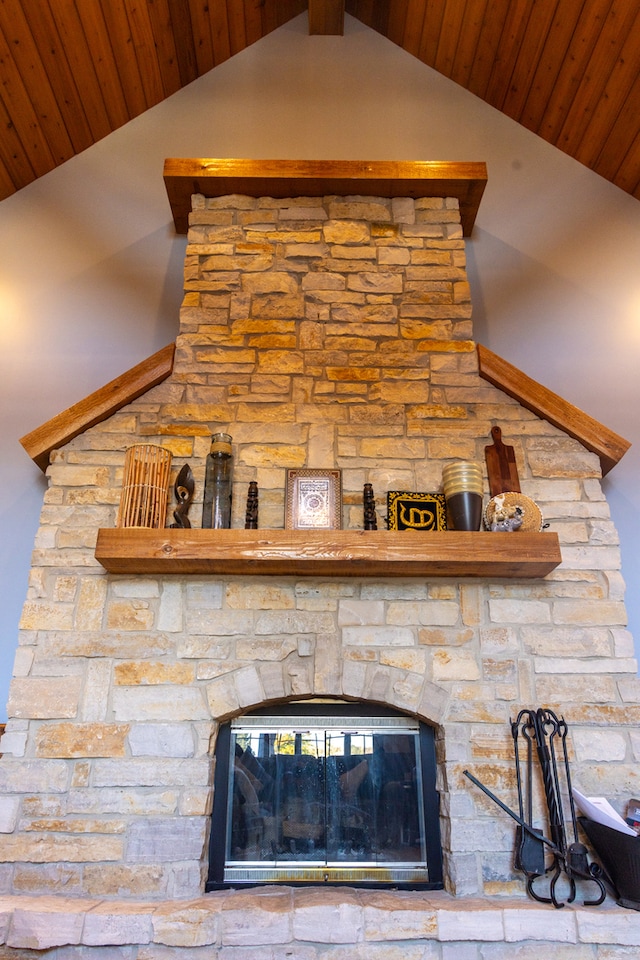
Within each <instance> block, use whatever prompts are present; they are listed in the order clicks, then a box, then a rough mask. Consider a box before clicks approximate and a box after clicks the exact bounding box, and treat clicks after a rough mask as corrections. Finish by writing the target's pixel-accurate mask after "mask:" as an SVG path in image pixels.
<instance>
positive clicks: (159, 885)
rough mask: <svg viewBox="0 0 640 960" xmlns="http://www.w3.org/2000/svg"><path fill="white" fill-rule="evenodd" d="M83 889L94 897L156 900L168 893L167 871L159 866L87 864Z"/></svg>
mask: <svg viewBox="0 0 640 960" xmlns="http://www.w3.org/2000/svg"><path fill="white" fill-rule="evenodd" d="M83 878H84V882H83V886H84V889H85V891H86V893H88V894H89V896H93V897H118V898H120V897H132V898H139V899H141V900H144V899H145V898H149V899H153V898H157V897H158V896H160V895H162V894H163V893H165V891H166V876H165V871H164V868H163V867H162V866H161V865H159V864H144V865H138V864H136V865H131V864H124V863H118V864H112V863H101V864H99V865H94V864H91V863H88V864H86V866H85V867H84V873H83Z"/></svg>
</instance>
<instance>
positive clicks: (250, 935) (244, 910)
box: [220, 888, 292, 948]
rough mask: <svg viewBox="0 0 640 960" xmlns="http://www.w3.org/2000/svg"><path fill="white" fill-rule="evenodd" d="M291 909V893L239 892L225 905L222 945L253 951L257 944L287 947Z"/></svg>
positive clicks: (288, 891) (222, 917) (279, 891)
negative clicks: (243, 947)
mask: <svg viewBox="0 0 640 960" xmlns="http://www.w3.org/2000/svg"><path fill="white" fill-rule="evenodd" d="M291 908H292V891H291V890H287V889H278V890H273V889H270V888H263V889H262V890H260V889H258V890H251V891H249V890H242V891H236V892H235V893H234V895H233V896H231V897H227V898H225V900H224V902H223V904H222V911H221V913H220V925H221V942H222V944H223V945H225V946H249V947H253V948H255V945H256V943H257V944H269V943H274V944H288V943H289V942H290V941H291V939H292V932H291Z"/></svg>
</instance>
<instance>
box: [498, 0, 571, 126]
mask: <svg viewBox="0 0 640 960" xmlns="http://www.w3.org/2000/svg"><path fill="white" fill-rule="evenodd" d="M557 9H558V0H555V2H551V0H542V2H538V3H534V4H533V6H532V8H531V15H530V17H529V20H528V22H527V28H526V32H525V36H524V37H523V40H522V44H521V46H520V49H519V51H518V56H517V58H516V62H515V66H514V69H513V73H512V74H511V81H510V83H509V89H508V90H507V93H506V96H505V98H504V101H503V103H502V110H503V111H504V112H505V113H506V114H507V116H509V117H513V119H514V120H518V121H519V120H520V117H521V116H522V111H523V109H524V105H525V103H526V101H527V97H528V96H529V91H530V90H531V84H532V83H533V79H534V76H535V72H536V67H537V65H538V64H539V63H540V57H541V55H542V52H543V50H544V48H545V43H546V41H547V38H548V36H549V31H550V30H551V25H552V23H553V18H554V16H555V14H556V10H557Z"/></svg>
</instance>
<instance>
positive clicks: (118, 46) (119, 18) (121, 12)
mask: <svg viewBox="0 0 640 960" xmlns="http://www.w3.org/2000/svg"><path fill="white" fill-rule="evenodd" d="M100 3H101V7H102V13H103V16H104V20H105V24H106V28H107V33H108V36H109V40H110V42H111V47H112V50H113V60H112V62H113V63H114V64H115V68H116V73H115V76H114V75H112V72H111V64H105V65H104V66H105V72H106V70H107V68H108V73H107V74H106V79H107V82H109V83H111V84H114V83H115V79H116V78H117V77H119V81H118V82H119V83H121V85H122V90H123V93H124V98H125V101H126V104H127V113H128V116H129V119H132V118H133V117H139V116H140V114H141V113H143V112H144V111H145V110H146V109H147V107H148V106H150V105H151V104H149V103H148V102H147V98H146V95H145V89H144V86H143V84H142V77H141V76H140V66H139V64H138V58H137V55H136V51H135V49H134V43H133V37H132V35H131V27H130V25H129V18H128V17H127V10H126V7H125V3H124V0H100Z"/></svg>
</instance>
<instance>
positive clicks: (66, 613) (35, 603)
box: [20, 600, 73, 630]
mask: <svg viewBox="0 0 640 960" xmlns="http://www.w3.org/2000/svg"><path fill="white" fill-rule="evenodd" d="M72 628H73V606H72V605H71V604H63V603H49V602H46V601H44V602H43V601H40V600H27V601H26V603H25V604H24V607H23V608H22V616H21V617H20V629H21V630H71V629H72Z"/></svg>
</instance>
